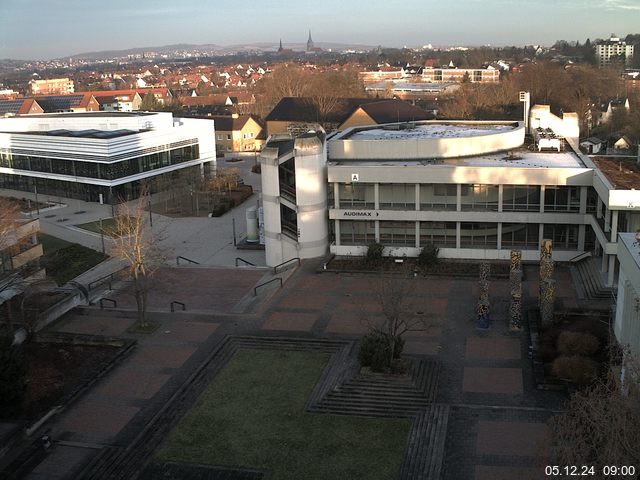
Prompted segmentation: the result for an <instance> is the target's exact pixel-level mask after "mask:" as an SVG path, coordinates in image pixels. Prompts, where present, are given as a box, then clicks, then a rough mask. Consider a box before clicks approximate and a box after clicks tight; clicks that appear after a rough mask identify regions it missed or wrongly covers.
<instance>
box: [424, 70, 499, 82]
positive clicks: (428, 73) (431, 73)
mask: <svg viewBox="0 0 640 480" xmlns="http://www.w3.org/2000/svg"><path fill="white" fill-rule="evenodd" d="M421 78H422V81H423V82H431V83H461V82H464V81H469V82H471V83H498V82H499V81H500V70H498V69H496V68H493V67H492V66H489V67H486V68H455V67H454V68H424V69H423V70H422V75H421Z"/></svg>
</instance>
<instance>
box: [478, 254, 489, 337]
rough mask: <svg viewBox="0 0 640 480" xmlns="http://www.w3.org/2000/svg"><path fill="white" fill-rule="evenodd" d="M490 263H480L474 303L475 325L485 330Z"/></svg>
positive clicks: (487, 316) (487, 314) (486, 324)
mask: <svg viewBox="0 0 640 480" xmlns="http://www.w3.org/2000/svg"><path fill="white" fill-rule="evenodd" d="M490 272H491V265H490V264H489V263H487V262H483V263H481V264H480V281H479V282H478V303H477V304H476V315H477V318H476V327H477V328H480V329H482V330H486V329H488V328H489V325H490V317H489V311H490V304H489V273H490Z"/></svg>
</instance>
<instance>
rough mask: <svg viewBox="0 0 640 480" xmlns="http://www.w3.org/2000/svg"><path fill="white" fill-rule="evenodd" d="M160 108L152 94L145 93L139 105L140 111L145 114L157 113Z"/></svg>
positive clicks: (161, 106) (160, 105) (160, 104)
mask: <svg viewBox="0 0 640 480" xmlns="http://www.w3.org/2000/svg"><path fill="white" fill-rule="evenodd" d="M162 108H163V105H162V103H160V102H159V101H158V99H157V98H156V97H155V95H154V94H153V93H147V94H146V95H145V96H144V98H143V99H142V102H141V103H140V110H142V111H146V112H158V111H160V110H162Z"/></svg>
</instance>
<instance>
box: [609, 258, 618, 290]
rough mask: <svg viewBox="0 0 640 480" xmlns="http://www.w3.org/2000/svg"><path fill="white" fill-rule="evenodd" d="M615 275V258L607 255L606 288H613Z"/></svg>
mask: <svg viewBox="0 0 640 480" xmlns="http://www.w3.org/2000/svg"><path fill="white" fill-rule="evenodd" d="M615 273H616V256H615V255H609V275H607V287H613V282H614V277H615Z"/></svg>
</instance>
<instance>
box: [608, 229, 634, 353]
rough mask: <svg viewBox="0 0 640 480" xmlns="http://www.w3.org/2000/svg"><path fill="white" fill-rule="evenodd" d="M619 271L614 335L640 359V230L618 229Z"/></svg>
mask: <svg viewBox="0 0 640 480" xmlns="http://www.w3.org/2000/svg"><path fill="white" fill-rule="evenodd" d="M617 255H618V262H619V264H620V275H619V277H618V295H617V299H616V320H615V324H614V327H613V331H614V332H615V335H616V339H617V340H618V343H620V344H621V345H627V346H628V347H629V350H630V353H631V354H632V356H633V357H634V358H636V359H640V234H633V233H621V234H620V242H619V247H618V253H617Z"/></svg>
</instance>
